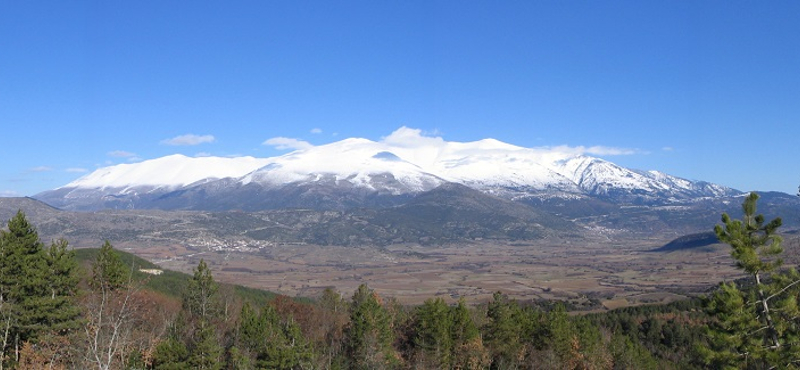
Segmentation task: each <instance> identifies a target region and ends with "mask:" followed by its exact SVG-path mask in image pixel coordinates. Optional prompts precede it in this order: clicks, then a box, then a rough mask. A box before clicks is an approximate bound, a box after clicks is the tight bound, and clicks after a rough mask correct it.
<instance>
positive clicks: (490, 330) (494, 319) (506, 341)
mask: <svg viewBox="0 0 800 370" xmlns="http://www.w3.org/2000/svg"><path fill="white" fill-rule="evenodd" d="M520 313H521V311H520V309H519V305H518V304H517V302H512V301H509V300H508V298H507V297H506V296H505V295H503V294H502V293H500V292H495V293H494V295H493V297H492V301H491V302H489V306H488V307H487V311H486V316H487V318H488V319H489V321H488V322H487V324H486V328H485V333H486V342H487V344H488V346H489V348H490V350H491V352H492V368H496V369H506V368H514V367H515V366H517V364H518V363H519V362H520V361H521V360H522V358H523V357H524V348H523V346H522V337H521V334H522V330H521V329H522V327H523V326H522V325H520V323H521V319H522V317H521V315H520Z"/></svg>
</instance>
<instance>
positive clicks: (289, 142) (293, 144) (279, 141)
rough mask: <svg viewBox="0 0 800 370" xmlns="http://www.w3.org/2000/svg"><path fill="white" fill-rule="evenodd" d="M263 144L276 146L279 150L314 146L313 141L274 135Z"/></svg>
mask: <svg viewBox="0 0 800 370" xmlns="http://www.w3.org/2000/svg"><path fill="white" fill-rule="evenodd" d="M262 145H269V146H272V147H275V149H278V150H286V149H294V150H299V149H308V148H312V147H314V146H313V145H311V143H309V142H307V141H303V140H299V139H292V138H288V137H281V136H279V137H273V138H271V139H267V140H266V141H264V142H263V143H262Z"/></svg>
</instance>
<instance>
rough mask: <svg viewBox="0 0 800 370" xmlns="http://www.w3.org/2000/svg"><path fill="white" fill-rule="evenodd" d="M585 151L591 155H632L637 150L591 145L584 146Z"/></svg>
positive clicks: (637, 151)
mask: <svg viewBox="0 0 800 370" xmlns="http://www.w3.org/2000/svg"><path fill="white" fill-rule="evenodd" d="M586 153H588V154H593V155H633V154H637V153H640V151H639V150H636V149H629V148H612V147H607V146H591V147H588V148H586Z"/></svg>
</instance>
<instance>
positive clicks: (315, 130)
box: [311, 127, 322, 134]
mask: <svg viewBox="0 0 800 370" xmlns="http://www.w3.org/2000/svg"><path fill="white" fill-rule="evenodd" d="M311 133H312V134H321V133H322V129H321V128H316V127H315V128H312V129H311Z"/></svg>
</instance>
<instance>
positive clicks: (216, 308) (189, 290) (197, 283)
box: [183, 260, 221, 320]
mask: <svg viewBox="0 0 800 370" xmlns="http://www.w3.org/2000/svg"><path fill="white" fill-rule="evenodd" d="M218 291H219V284H217V282H216V281H214V277H213V276H211V270H209V268H208V265H206V262H205V261H204V260H200V263H199V264H198V265H197V267H196V268H195V269H194V276H192V278H191V279H190V280H189V283H188V284H187V286H186V290H184V293H183V309H184V310H186V311H187V312H189V314H190V315H191V316H192V317H195V318H198V319H200V320H211V319H215V318H217V317H218V316H219V315H220V313H221V304H220V301H219V296H218V295H217V292H218Z"/></svg>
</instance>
